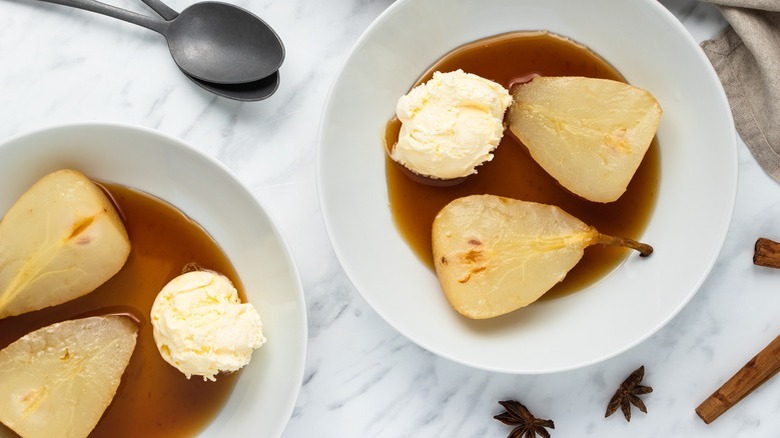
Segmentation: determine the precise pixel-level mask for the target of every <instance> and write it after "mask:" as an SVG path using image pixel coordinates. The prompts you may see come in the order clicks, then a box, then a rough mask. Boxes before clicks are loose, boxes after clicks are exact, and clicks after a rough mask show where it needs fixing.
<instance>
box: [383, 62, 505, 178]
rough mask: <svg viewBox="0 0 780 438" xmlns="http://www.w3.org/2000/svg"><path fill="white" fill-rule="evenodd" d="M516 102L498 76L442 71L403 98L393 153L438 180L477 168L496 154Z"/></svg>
mask: <svg viewBox="0 0 780 438" xmlns="http://www.w3.org/2000/svg"><path fill="white" fill-rule="evenodd" d="M511 103H512V97H511V96H510V95H509V92H508V91H507V90H506V89H505V88H504V87H502V86H501V85H499V84H497V83H495V82H493V81H490V80H487V79H485V78H482V77H480V76H477V75H474V74H471V73H464V72H463V71H462V70H456V71H453V72H448V73H441V72H438V71H437V72H435V73H434V74H433V78H431V79H430V80H429V81H428V82H426V83H424V84H422V85H419V86H417V87H415V88H413V89H412V90H411V91H409V93H408V94H406V95H404V96H402V97H401V98H400V99H399V100H398V104H397V106H396V116H397V117H398V120H400V121H401V123H402V125H401V131H400V133H399V135H398V143H396V145H395V147H394V148H393V149H392V151H391V152H390V157H391V158H392V159H393V160H395V161H396V162H398V163H401V164H402V165H404V166H405V167H406V168H407V169H409V170H411V171H412V172H414V173H417V174H420V175H424V176H428V177H431V178H435V179H453V178H460V177H464V176H468V175H471V174H473V173H476V172H477V170H476V167H477V166H479V165H480V164H482V163H484V162H486V161H490V160H492V159H493V154H492V153H491V152H492V151H493V150H494V149H495V148H496V146H498V143H499V142H500V141H501V137H502V136H503V134H504V125H503V119H504V112H505V111H506V109H507V107H509V105H510V104H511Z"/></svg>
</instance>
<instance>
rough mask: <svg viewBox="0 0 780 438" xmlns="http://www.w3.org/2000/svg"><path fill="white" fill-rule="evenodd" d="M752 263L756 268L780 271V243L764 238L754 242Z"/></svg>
mask: <svg viewBox="0 0 780 438" xmlns="http://www.w3.org/2000/svg"><path fill="white" fill-rule="evenodd" d="M753 263H754V264H756V265H758V266H766V267H768V268H778V269H780V243H777V242H775V241H774V240H770V239H766V238H764V237H761V238H759V239H758V240H756V246H755V248H754V250H753Z"/></svg>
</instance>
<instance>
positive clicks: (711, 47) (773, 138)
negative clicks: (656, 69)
mask: <svg viewBox="0 0 780 438" xmlns="http://www.w3.org/2000/svg"><path fill="white" fill-rule="evenodd" d="M702 1H705V2H708V3H713V4H715V5H717V7H718V9H719V10H720V11H721V13H722V14H723V17H724V18H725V19H726V21H728V23H729V24H730V26H729V28H727V29H726V31H725V32H724V33H723V34H721V35H719V36H717V37H716V38H713V39H711V40H707V41H704V42H703V43H702V44H701V47H702V49H704V53H706V54H707V56H708V57H709V59H710V61H711V62H712V65H713V66H714V67H715V71H716V72H717V73H718V76H720V80H721V82H722V83H723V88H724V89H725V90H726V95H727V96H728V99H729V103H730V105H731V112H732V114H733V116H734V123H735V124H736V126H737V131H738V132H739V134H740V136H741V137H742V140H743V141H744V142H745V144H746V145H747V146H748V148H749V149H750V152H752V153H753V156H754V157H756V160H757V161H758V163H759V164H760V165H761V167H763V168H764V170H765V171H766V172H767V173H768V174H769V175H770V176H772V178H774V179H775V181H777V182H780V0H702Z"/></svg>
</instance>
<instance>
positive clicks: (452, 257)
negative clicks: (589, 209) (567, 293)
mask: <svg viewBox="0 0 780 438" xmlns="http://www.w3.org/2000/svg"><path fill="white" fill-rule="evenodd" d="M432 243H433V258H434V260H433V261H434V266H435V268H436V275H437V276H438V278H439V283H440V284H441V287H442V289H443V290H444V294H445V296H446V297H447V300H448V301H449V302H450V305H451V306H452V307H453V308H454V309H455V310H457V311H458V312H459V313H461V314H462V315H464V316H467V317H469V318H473V319H485V318H492V317H495V316H499V315H503V314H505V313H509V312H511V311H513V310H515V309H519V308H521V307H524V306H527V305H529V304H531V303H533V302H534V301H536V300H537V299H539V297H541V296H542V295H544V293H545V292H547V291H548V290H550V289H551V288H552V287H553V286H555V285H556V284H557V283H558V282H560V281H561V280H563V278H564V277H565V276H566V274H567V273H568V272H569V270H571V268H573V267H574V266H575V265H576V264H577V263H578V262H579V261H580V259H581V258H582V256H583V254H584V250H585V248H587V247H588V246H591V245H594V244H603V245H610V246H621V247H629V248H633V249H636V250H637V251H639V252H640V253H641V255H643V256H647V255H650V253H651V252H652V251H653V249H652V247H650V246H649V245H645V244H642V243H639V242H636V241H633V240H630V239H625V238H619V237H612V236H607V235H604V234H601V233H599V232H598V231H597V230H596V229H595V228H594V227H592V226H589V225H588V224H586V223H584V222H582V221H581V220H579V219H577V218H576V217H574V216H572V215H570V214H568V213H566V212H565V211H563V210H562V209H561V208H559V207H556V206H554V205H548V204H539V203H535V202H526V201H520V200H517V199H510V198H504V197H500V196H494V195H472V196H466V197H463V198H458V199H455V200H454V201H452V202H450V203H449V204H447V205H446V206H445V207H444V208H443V209H442V210H441V211H440V212H439V213H438V214H437V215H436V218H435V219H434V221H433V229H432Z"/></svg>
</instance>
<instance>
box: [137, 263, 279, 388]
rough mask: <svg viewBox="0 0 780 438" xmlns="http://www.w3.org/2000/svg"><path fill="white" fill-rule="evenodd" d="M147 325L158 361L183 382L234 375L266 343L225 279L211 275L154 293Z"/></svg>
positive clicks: (195, 275)
mask: <svg viewBox="0 0 780 438" xmlns="http://www.w3.org/2000/svg"><path fill="white" fill-rule="evenodd" d="M151 320H152V330H153V334H154V341H155V343H156V344H157V349H158V350H159V351H160V354H161V355H162V357H163V359H165V361H166V362H168V363H169V364H171V365H173V366H174V367H176V368H177V369H178V370H179V371H181V372H182V373H184V375H186V376H187V378H188V379H189V378H190V377H191V376H192V375H196V376H203V380H216V378H215V376H216V375H217V374H218V373H219V372H221V371H226V372H230V371H236V370H238V369H240V368H241V367H243V366H244V365H246V364H248V363H249V360H250V359H251V358H252V352H253V351H254V350H255V349H256V348H259V347H260V346H261V345H263V343H265V338H264V337H263V324H262V322H261V321H260V315H258V313H257V311H256V310H255V308H254V307H253V306H252V305H251V304H249V303H241V300H240V299H239V297H238V292H237V291H236V288H235V287H233V284H232V283H231V282H230V280H228V279H227V278H226V277H225V276H222V275H219V274H217V273H214V272H211V271H192V272H188V273H186V274H182V275H180V276H178V277H176V278H174V279H173V280H171V281H170V282H169V283H168V284H167V285H165V287H163V289H162V290H161V291H160V293H159V294H157V298H155V300H154V304H153V305H152V311H151Z"/></svg>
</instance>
